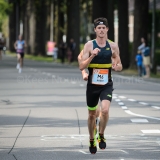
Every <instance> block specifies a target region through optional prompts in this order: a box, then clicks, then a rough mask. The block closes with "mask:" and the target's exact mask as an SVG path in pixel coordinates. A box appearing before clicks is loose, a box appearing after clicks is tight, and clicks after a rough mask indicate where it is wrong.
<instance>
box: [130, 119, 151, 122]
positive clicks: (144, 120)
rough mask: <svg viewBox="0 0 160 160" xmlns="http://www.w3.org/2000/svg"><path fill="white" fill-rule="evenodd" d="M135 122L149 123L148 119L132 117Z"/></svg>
mask: <svg viewBox="0 0 160 160" xmlns="http://www.w3.org/2000/svg"><path fill="white" fill-rule="evenodd" d="M131 122H133V123H148V120H147V119H131Z"/></svg>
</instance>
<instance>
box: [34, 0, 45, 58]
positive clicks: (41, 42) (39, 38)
mask: <svg viewBox="0 0 160 160" xmlns="http://www.w3.org/2000/svg"><path fill="white" fill-rule="evenodd" d="M35 18H36V32H35V34H36V35H35V52H34V55H45V54H46V39H47V37H46V24H47V1H45V0H41V1H39V0H35Z"/></svg>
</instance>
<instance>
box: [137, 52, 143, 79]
mask: <svg viewBox="0 0 160 160" xmlns="http://www.w3.org/2000/svg"><path fill="white" fill-rule="evenodd" d="M135 60H136V62H137V69H138V75H139V76H140V77H141V76H142V74H143V57H142V54H141V51H140V50H138V52H137V55H136V58H135Z"/></svg>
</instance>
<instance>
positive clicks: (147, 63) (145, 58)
mask: <svg viewBox="0 0 160 160" xmlns="http://www.w3.org/2000/svg"><path fill="white" fill-rule="evenodd" d="M143 64H144V66H145V70H146V76H144V78H149V77H150V64H151V62H150V47H149V46H146V47H145V49H144V52H143Z"/></svg>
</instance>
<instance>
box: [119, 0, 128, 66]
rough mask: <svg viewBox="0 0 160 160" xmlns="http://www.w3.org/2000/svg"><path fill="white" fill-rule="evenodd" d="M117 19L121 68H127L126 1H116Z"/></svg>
mask: <svg viewBox="0 0 160 160" xmlns="http://www.w3.org/2000/svg"><path fill="white" fill-rule="evenodd" d="M118 19H119V29H118V44H119V50H120V57H121V61H122V65H123V68H128V67H129V64H130V59H129V57H130V56H129V37H128V0H123V3H122V2H121V1H120V0H118Z"/></svg>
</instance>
